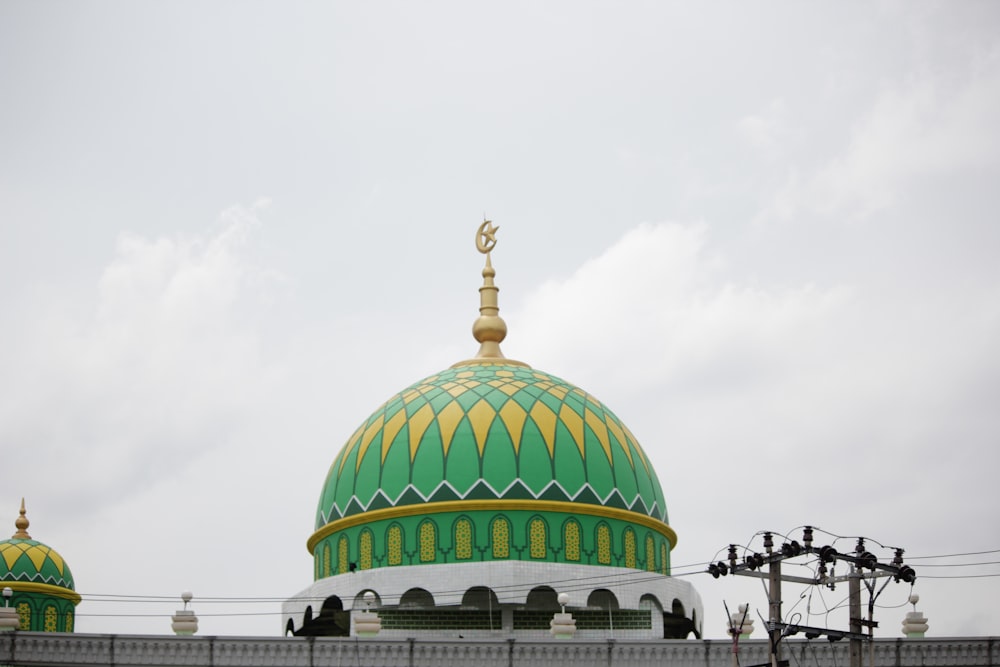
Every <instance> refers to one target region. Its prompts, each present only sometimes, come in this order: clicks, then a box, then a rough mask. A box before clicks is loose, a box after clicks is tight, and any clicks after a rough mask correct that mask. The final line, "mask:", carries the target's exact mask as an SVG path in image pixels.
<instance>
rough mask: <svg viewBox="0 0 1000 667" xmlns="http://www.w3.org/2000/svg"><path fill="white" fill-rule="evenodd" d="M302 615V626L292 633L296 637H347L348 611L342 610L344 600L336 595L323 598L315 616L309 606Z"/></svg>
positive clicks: (349, 629)
mask: <svg viewBox="0 0 1000 667" xmlns="http://www.w3.org/2000/svg"><path fill="white" fill-rule="evenodd" d="M302 616H303V619H304V622H303V623H302V627H301V628H299V630H298V631H294V632H293V633H292V634H294V635H295V636H296V637H347V636H348V635H349V634H350V632H351V615H350V612H347V611H344V602H343V601H342V600H341V599H340V598H339V597H337V596H336V595H331V596H330V597H328V598H327V599H325V600H323V606H322V607H321V608H320V610H319V615H318V616H316V617H315V618H313V610H312V607H311V606H309V607H306V611H305V613H304V614H303V615H302Z"/></svg>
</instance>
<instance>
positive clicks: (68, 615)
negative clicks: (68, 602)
mask: <svg viewBox="0 0 1000 667" xmlns="http://www.w3.org/2000/svg"><path fill="white" fill-rule="evenodd" d="M66 632H73V610H72V609H71V610H70V611H67V612H66Z"/></svg>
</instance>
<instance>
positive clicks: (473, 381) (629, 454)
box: [316, 359, 667, 530]
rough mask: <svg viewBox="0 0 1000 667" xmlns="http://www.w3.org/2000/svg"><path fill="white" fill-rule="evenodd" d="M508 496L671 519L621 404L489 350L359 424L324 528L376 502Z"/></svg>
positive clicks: (325, 497) (328, 502)
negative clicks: (616, 406) (611, 404)
mask: <svg viewBox="0 0 1000 667" xmlns="http://www.w3.org/2000/svg"><path fill="white" fill-rule="evenodd" d="M501 499H510V500H547V501H562V502H574V503H583V504H589V505H599V506H605V507H614V508H619V509H622V510H630V511H632V512H638V513H642V514H644V515H647V516H649V517H652V518H654V519H656V520H659V521H662V522H664V523H666V521H667V513H666V506H665V504H664V501H663V492H662V490H661V488H660V483H659V481H658V480H657V477H656V473H655V471H654V470H653V468H652V467H651V466H650V464H649V461H648V460H647V459H646V455H645V454H644V453H643V451H642V449H641V448H640V447H639V444H638V443H637V442H636V440H635V438H634V437H633V435H632V434H631V432H630V431H629V430H628V427H626V426H625V425H624V424H622V422H621V421H620V420H619V419H618V418H617V417H616V416H615V415H614V413H612V412H611V411H610V410H608V409H607V408H606V407H605V406H604V405H603V404H602V403H601V402H600V401H598V400H597V399H596V398H594V397H593V396H591V395H590V394H588V393H586V392H585V391H583V390H581V389H580V388H578V387H575V386H573V385H571V384H569V383H567V382H565V381H563V380H561V379H559V378H557V377H555V376H552V375H549V374H547V373H543V372H541V371H538V370H534V369H532V368H528V367H526V366H523V365H514V364H511V363H509V362H507V361H506V360H502V359H497V360H486V359H483V360H478V361H477V362H476V363H471V364H464V365H459V366H455V367H453V368H449V369H448V370H445V371H443V372H441V373H437V374H436V375H432V376H430V377H428V378H426V379H424V380H421V381H420V382H417V383H416V384H414V385H412V386H410V387H408V388H407V389H404V390H403V391H401V392H400V393H398V394H396V395H395V396H393V397H392V398H391V399H389V400H388V401H387V402H386V403H385V404H384V405H383V406H382V407H380V408H379V409H378V410H376V411H375V412H374V413H373V414H372V415H371V416H370V417H369V418H368V419H366V420H365V421H364V422H363V423H362V424H361V425H360V426H359V427H358V429H357V430H356V431H355V432H354V434H353V435H352V436H351V438H350V439H349V440H348V442H347V444H346V445H345V446H344V448H343V449H342V450H341V452H340V454H338V455H337V458H336V459H335V460H334V462H333V465H332V466H331V468H330V472H329V474H328V475H327V479H326V483H325V485H324V487H323V493H322V496H321V498H320V502H319V508H318V511H317V516H316V528H317V530H318V529H321V528H322V527H323V526H325V525H327V524H328V523H330V522H331V521H335V520H338V519H343V518H345V517H349V516H352V515H356V514H359V513H362V512H367V511H371V510H377V509H384V508H390V507H400V506H403V505H420V504H423V503H431V502H446V501H455V500H501Z"/></svg>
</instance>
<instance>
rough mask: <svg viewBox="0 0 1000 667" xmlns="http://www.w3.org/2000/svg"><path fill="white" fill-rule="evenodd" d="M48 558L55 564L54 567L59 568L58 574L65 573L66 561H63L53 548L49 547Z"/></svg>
mask: <svg viewBox="0 0 1000 667" xmlns="http://www.w3.org/2000/svg"><path fill="white" fill-rule="evenodd" d="M49 560H51V561H52V562H53V563H54V564H55V566H56V569H57V570H59V574H61V575H63V576H65V575H66V572H64V569H65V567H66V563H65V562H64V561H63V559H62V556H60V555H59V554H57V553H56V550H55V549H49Z"/></svg>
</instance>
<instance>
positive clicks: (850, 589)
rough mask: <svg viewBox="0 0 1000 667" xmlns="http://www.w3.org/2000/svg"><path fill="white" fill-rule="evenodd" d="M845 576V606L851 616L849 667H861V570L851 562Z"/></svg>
mask: <svg viewBox="0 0 1000 667" xmlns="http://www.w3.org/2000/svg"><path fill="white" fill-rule="evenodd" d="M847 576H848V577H849V579H848V580H847V595H848V605H847V606H848V608H849V610H850V616H851V626H850V630H851V640H850V641H851V667H861V651H862V647H861V638H860V635H861V570H860V569H859V568H857V567H855V566H854V565H853V564H852V565H851V571H850V573H849V574H848V575H847ZM856 635H858V636H856Z"/></svg>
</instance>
